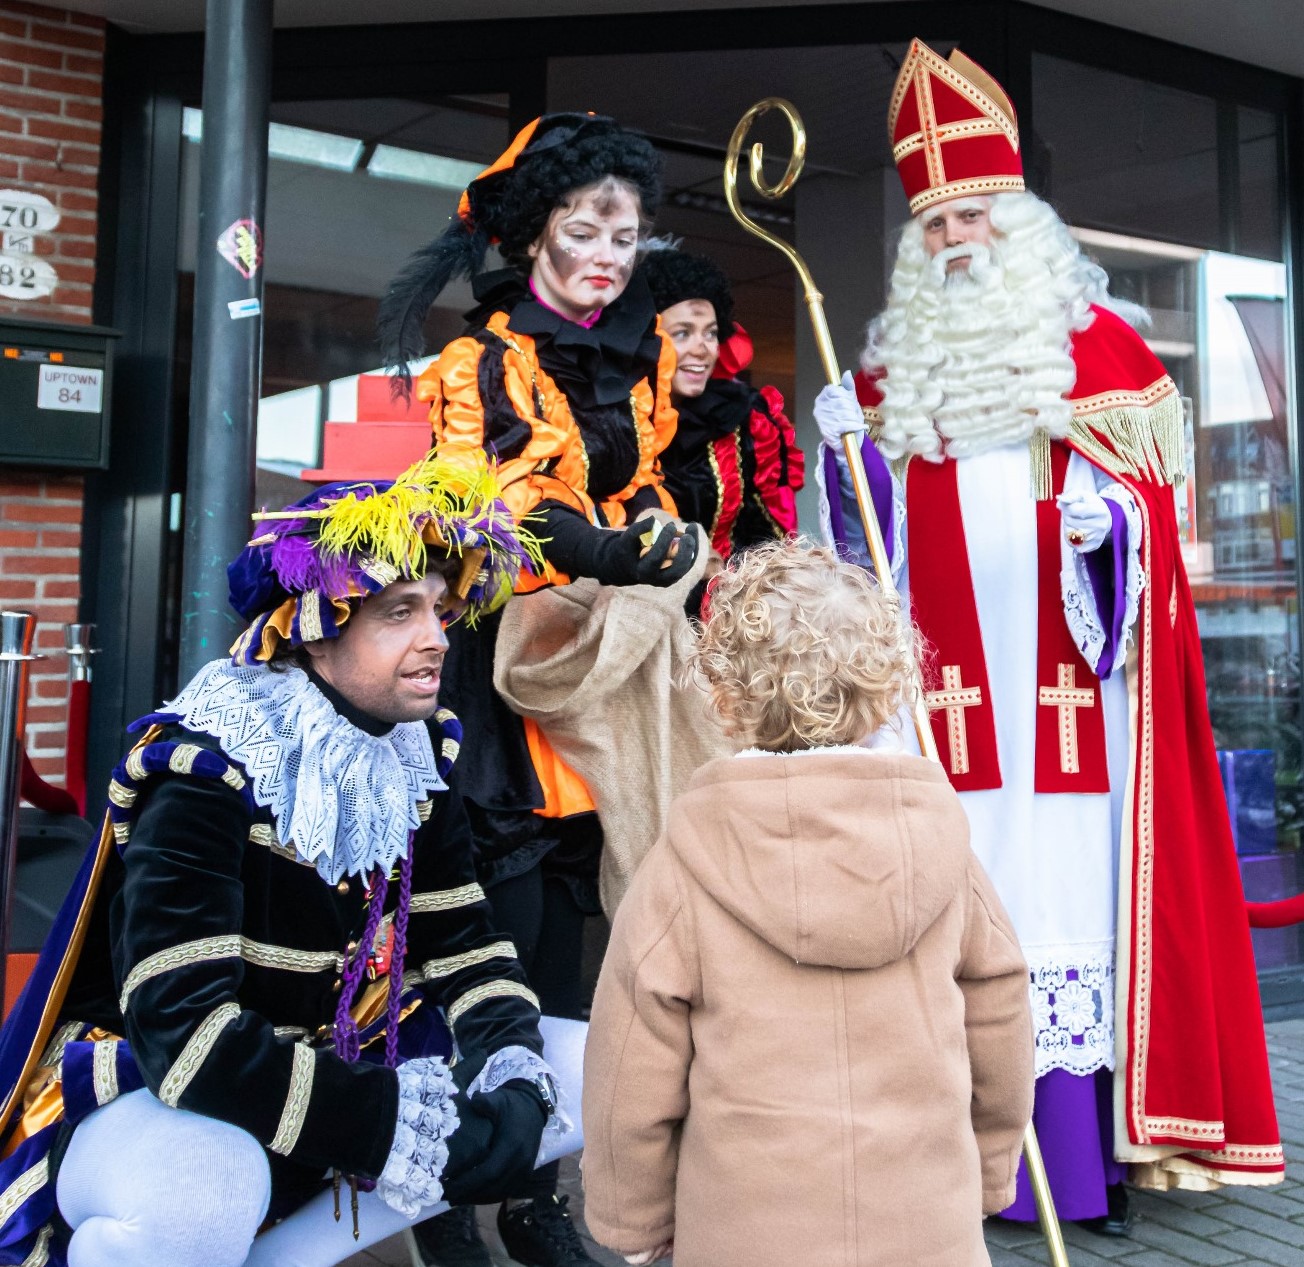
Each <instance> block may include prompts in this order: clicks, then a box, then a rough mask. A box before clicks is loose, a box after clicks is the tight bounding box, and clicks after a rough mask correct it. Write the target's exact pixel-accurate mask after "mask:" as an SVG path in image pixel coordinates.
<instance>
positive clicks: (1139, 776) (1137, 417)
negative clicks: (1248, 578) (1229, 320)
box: [858, 308, 1285, 1188]
mask: <svg viewBox="0 0 1304 1267" xmlns="http://www.w3.org/2000/svg"><path fill="white" fill-rule="evenodd" d="M1094 312H1095V320H1094V321H1093V322H1092V324H1091V325H1090V326H1089V327H1088V328H1087V329H1086V330H1084V331H1082V332H1080V333H1079V334H1077V335H1075V336H1074V338H1073V343H1072V352H1073V359H1074V363H1075V365H1076V366H1077V382H1076V383H1075V385H1074V388H1073V391H1072V392H1071V393H1070V394H1069V398H1070V399H1071V400H1072V401H1073V403H1074V419H1073V426H1072V430H1071V432H1070V434H1069V436H1068V437H1067V442H1068V444H1069V445H1070V446H1071V447H1072V448H1073V449H1075V450H1076V451H1077V452H1079V453H1081V454H1082V456H1083V457H1085V458H1086V459H1087V460H1088V461H1090V462H1091V463H1093V464H1094V465H1095V466H1097V467H1099V468H1101V469H1102V470H1104V471H1106V472H1107V473H1108V474H1109V475H1111V476H1112V477H1113V478H1114V479H1116V480H1118V481H1119V482H1120V483H1122V484H1124V485H1125V486H1126V487H1127V488H1128V489H1129V490H1130V491H1131V492H1132V494H1133V496H1134V497H1135V498H1136V502H1137V506H1138V508H1139V509H1140V511H1141V516H1142V522H1143V530H1142V532H1143V535H1142V543H1141V552H1142V564H1143V566H1144V569H1145V575H1146V585H1145V589H1144V591H1143V593H1142V598H1141V610H1140V612H1139V613H1138V617H1137V626H1136V631H1135V645H1134V647H1133V648H1132V650H1131V651H1130V652H1129V655H1128V660H1127V666H1126V672H1127V680H1128V691H1129V695H1130V697H1131V703H1132V726H1131V742H1132V761H1131V765H1130V778H1129V784H1128V788H1127V800H1126V806H1127V808H1126V813H1125V822H1124V830H1123V838H1122V840H1121V841H1120V854H1121V856H1120V860H1119V861H1120V865H1119V920H1118V937H1117V948H1118V960H1117V981H1118V989H1117V997H1116V1009H1115V1020H1116V1026H1115V1032H1116V1035H1117V1038H1116V1042H1117V1044H1118V1064H1117V1068H1116V1070H1115V1074H1114V1091H1115V1095H1114V1102H1115V1103H1114V1107H1115V1152H1116V1154H1117V1156H1118V1158H1119V1159H1120V1160H1122V1161H1127V1162H1132V1163H1134V1166H1135V1167H1136V1168H1135V1169H1134V1171H1133V1179H1134V1180H1135V1181H1137V1182H1140V1183H1143V1184H1146V1185H1148V1186H1154V1187H1192V1188H1203V1187H1208V1186H1210V1181H1213V1182H1214V1183H1230V1184H1269V1183H1276V1182H1279V1181H1280V1179H1281V1178H1282V1177H1283V1174H1284V1171H1285V1161H1284V1157H1283V1154H1282V1149H1281V1136H1280V1133H1279V1132H1278V1129H1277V1117H1276V1111H1275V1109H1274V1107H1273V1100H1272V1083H1271V1080H1270V1076H1269V1069H1268V1053H1267V1045H1266V1041H1265V1038H1264V1030H1263V1014H1262V1010H1261V1007H1260V1003H1259V990H1258V979H1257V976H1256V974H1255V967H1254V954H1253V949H1252V946H1251V942H1250V931H1249V924H1248V921H1247V919H1246V914H1245V900H1244V896H1243V893H1242V889H1241V879H1240V870H1239V867H1238V865H1237V860H1236V851H1235V846H1234V844H1233V841H1232V834H1231V827H1230V824H1229V821H1228V817H1227V806H1226V802H1225V799H1224V796H1223V791H1222V780H1221V778H1220V776H1219V771H1218V762H1217V757H1216V754H1215V751H1214V742H1213V732H1212V730H1211V729H1210V725H1209V708H1208V697H1207V695H1206V691H1205V680H1204V660H1203V656H1202V653H1201V649H1200V636H1199V630H1198V627H1197V625H1196V617H1195V605H1194V603H1193V601H1192V598H1191V589H1190V585H1189V583H1188V581H1187V577H1186V569H1185V567H1184V566H1183V563H1182V556H1181V550H1180V547H1179V539H1178V530H1177V514H1176V508H1175V504H1174V498H1173V489H1172V486H1171V481H1172V478H1173V477H1174V476H1175V475H1177V474H1179V473H1180V472H1181V470H1182V465H1181V462H1182V428H1183V422H1182V409H1181V402H1180V398H1179V397H1178V394H1177V388H1176V386H1175V385H1174V383H1173V381H1172V379H1171V378H1169V377H1168V374H1167V373H1166V372H1165V370H1164V368H1163V366H1162V364H1160V362H1159V360H1158V359H1157V358H1156V357H1155V356H1154V354H1153V353H1152V352H1151V351H1150V349H1149V348H1148V347H1146V345H1145V343H1144V341H1143V340H1142V339H1141V338H1140V336H1139V335H1138V334H1137V333H1136V332H1135V331H1134V330H1133V329H1132V328H1131V327H1130V326H1129V325H1127V324H1126V323H1125V322H1124V321H1122V320H1121V319H1120V318H1119V317H1117V316H1115V315H1114V314H1113V313H1111V312H1108V311H1106V310H1104V309H1101V308H1095V309H1094ZM858 392H859V395H860V399H861V403H862V404H863V405H865V406H866V407H867V408H866V414H867V416H868V417H869V418H870V420H871V422H873V421H875V420H876V418H875V415H876V414H877V406H878V405H879V403H880V400H881V397H880V395H879V391H878V385H877V382H876V381H875V379H874V378H872V377H870V376H867V375H861V376H860V377H859V379H858Z"/></svg>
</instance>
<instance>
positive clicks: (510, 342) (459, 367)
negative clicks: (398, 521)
mask: <svg viewBox="0 0 1304 1267" xmlns="http://www.w3.org/2000/svg"><path fill="white" fill-rule="evenodd" d="M500 318H501V320H500ZM505 322H506V314H503V313H495V314H494V315H493V317H491V318H490V320H489V323H488V326H487V332H488V337H489V338H491V339H494V338H496V339H498V340H499V341H500V343H501V344H502V345H503V346H502V350H501V357H502V384H503V398H502V399H501V400H500V401H499V402H498V404H497V406H496V407H497V408H498V409H499V410H501V411H504V412H505V413H506V414H507V415H508V416H507V417H501V418H500V417H493V418H486V416H485V402H484V401H483V400H482V399H481V396H480V363H481V360H482V358H483V357H484V356H486V355H488V354H489V353H488V349H487V348H486V347H485V345H484V343H483V342H482V341H481V340H480V339H477V338H471V337H463V338H460V339H454V340H453V342H452V343H450V344H449V345H448V346H447V347H446V348H445V349H444V350H443V351H442V352H441V353H440V354H439V359H438V360H436V361H435V362H434V363H433V364H431V365H430V366H429V368H427V369H426V370H424V371H423V372H422V374H421V376H420V378H419V379H418V380H417V397H418V399H420V400H428V401H429V402H430V427H431V440H432V443H433V445H434V447H435V448H436V449H437V450H438V452H439V456H440V457H443V458H448V459H450V460H452V461H457V459H458V456H459V454H465V455H467V457H468V460H470V458H471V456H472V455H474V457H475V458H477V459H478V457H479V455H480V454H481V453H488V454H489V456H490V458H491V459H492V460H494V461H496V463H497V472H498V482H499V486H500V488H501V489H502V497H503V500H504V501H505V502H506V503H507V505H508V507H509V508H510V509H511V511H512V513H513V515H515V516H516V518H517V519H521V518H523V517H524V516H526V515H528V514H529V513H530V512H531V511H532V510H533V509H534V508H535V507H536V506H537V505H538V504H539V503H540V502H541V501H544V500H545V499H553V500H556V501H561V502H565V503H566V504H567V505H571V506H574V507H575V509H576V510H578V511H579V512H580V513H581V514H583V515H586V516H588V515H589V514H590V512H591V510H592V503H591V502H589V500H588V498H587V497H585V496H584V495H583V494H582V492H579V491H577V490H576V489H575V488H574V487H572V485H571V484H569V483H568V482H567V481H566V480H565V479H564V478H555V477H554V476H553V475H552V474H550V473H545V468H546V469H547V471H548V472H551V471H553V470H555V469H557V468H558V467H559V466H560V465H561V464H562V461H563V459H564V458H565V457H566V456H567V453H568V449H569V448H570V447H572V446H571V439H570V433H571V432H573V431H574V423H573V422H572V421H571V420H570V415H569V410H566V411H565V417H564V418H563V417H559V416H557V410H556V407H555V403H554V405H553V407H552V408H549V402H548V401H546V400H545V401H544V408H543V409H542V411H540V412H541V415H542V416H540V412H536V409H535V391H536V387H537V386H538V384H539V374H538V370H537V366H536V365H535V364H534V361H533V356H534V343H533V341H532V340H531V339H529V338H527V337H526V336H521V335H512V334H506V326H505ZM499 325H501V326H502V329H501V330H499V329H496V328H495V327H496V326H499ZM504 335H506V337H504ZM563 408H564V401H563ZM522 424H523V425H524V426H525V427H526V428H528V438H527V439H526V440H525V443H524V445H523V446H513V452H512V453H511V454H510V455H509V456H506V457H504V456H502V455H501V454H499V453H498V452H497V450H496V448H495V446H494V443H493V437H495V436H496V435H500V434H503V433H504V432H506V431H508V430H509V429H512V428H514V427H517V426H519V425H522Z"/></svg>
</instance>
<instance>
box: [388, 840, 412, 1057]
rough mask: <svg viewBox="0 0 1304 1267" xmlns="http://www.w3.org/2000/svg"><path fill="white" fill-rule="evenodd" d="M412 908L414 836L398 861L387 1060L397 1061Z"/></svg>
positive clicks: (390, 968)
mask: <svg viewBox="0 0 1304 1267" xmlns="http://www.w3.org/2000/svg"><path fill="white" fill-rule="evenodd" d="M411 910H412V839H411V837H409V838H408V850H407V853H406V854H404V855H403V861H402V862H400V863H399V870H398V906H397V908H396V909H395V911H394V949H393V951H392V952H391V954H390V958H389V998H388V999H387V1000H386V1005H387V1006H386V1015H385V1064H386V1065H388V1066H389V1067H390V1068H391V1069H393V1068H395V1067H396V1066H397V1065H398V1025H399V1016H400V1015H401V1013H402V1010H403V965H404V961H405V960H406V958H407V933H408V915H409V914H410V913H411Z"/></svg>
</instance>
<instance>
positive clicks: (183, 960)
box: [62, 691, 542, 1178]
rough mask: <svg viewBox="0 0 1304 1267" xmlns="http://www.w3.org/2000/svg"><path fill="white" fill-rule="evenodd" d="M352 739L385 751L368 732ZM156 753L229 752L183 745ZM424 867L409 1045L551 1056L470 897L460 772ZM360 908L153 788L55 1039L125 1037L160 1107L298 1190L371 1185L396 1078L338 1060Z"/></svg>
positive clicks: (114, 874)
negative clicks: (257, 1148)
mask: <svg viewBox="0 0 1304 1267" xmlns="http://www.w3.org/2000/svg"><path fill="white" fill-rule="evenodd" d="M323 693H325V694H327V695H328V698H331V700H332V703H334V704H335V706H336V708H337V710H339V711H344V710H345V709H346V708H347V706H346V705H342V701H340V700H339V698H338V696H334V693H333V692H329V691H324V692H323ZM348 720H350V721H352V722H353V723H354V724H355V725H361V726H363V727H365V728H368V729H371V732H372V733H383V729H384V728H383V727H381V728H380V730H376V729H373V727H375V726H376V725H377V724H376V723H375V722H374V721H372V720H371V719H368V718H366V717H365V716H359V715H357V714H356V713H355V714H353V715H352V716H349V717H348ZM162 740H172V741H174V742H175V741H181V742H184V743H193V744H196V745H199V746H200V747H203V748H207V749H209V750H210V751H214V752H219V753H220V751H221V750H220V748H219V747H218V745H217V743H216V742H215V741H214V740H213V739H212V738H210V737H209V736H207V735H201V734H194V733H191V732H189V731H186V730H184V729H182V728H181V727H179V726H172V727H169V728H168V730H167V731H165V732H164V734H163V735H161V736H159V737H158V741H162ZM182 764H184V763H182ZM234 769H235V770H237V771H239V767H238V766H234ZM235 781H238V780H235V779H233V780H232V782H235ZM413 849H414V862H413V885H412V891H413V900H412V905H411V915H410V920H409V926H408V950H407V963H406V967H407V970H408V971H407V974H406V975H407V979H408V984H409V985H414V986H415V987H416V989H417V991H418V993H419V994H420V995H421V996H422V999H423V1002H422V1005H421V1006H420V1007H418V1008H417V1009H416V1011H415V1012H414V1013H413V1014H412V1015H411V1017H410V1018H409V1019H408V1020H405V1022H404V1030H403V1032H405V1033H410V1032H411V1031H415V1030H417V1029H419V1028H420V1023H421V1022H423V1021H426V1022H428V1021H429V1020H430V1018H431V1013H430V1009H433V1008H442V1009H444V1010H445V1012H446V1016H447V1019H448V1021H449V1023H450V1024H451V1028H452V1032H453V1035H454V1037H455V1039H456V1043H457V1048H458V1053H459V1056H460V1057H462V1058H472V1057H475V1056H477V1055H488V1054H490V1053H492V1052H494V1051H496V1050H498V1049H499V1048H501V1047H504V1046H507V1045H510V1044H521V1045H524V1046H526V1047H529V1048H531V1049H532V1050H534V1051H536V1052H541V1051H542V1041H541V1039H540V1037H539V1030H538V1008H537V1001H536V999H535V997H534V995H533V994H532V992H531V991H530V990H529V988H528V987H527V985H526V983H525V977H524V974H523V972H522V971H521V968H520V965H519V964H518V963H517V961H516V952H515V949H514V948H513V946H512V944H511V942H510V941H509V940H507V939H506V938H503V937H501V936H499V935H498V934H497V933H495V931H494V928H493V924H492V922H491V917H490V910H489V906H488V904H487V902H486V901H485V898H484V893H483V891H482V889H481V888H480V885H479V884H478V883H477V882H476V877H475V868H474V865H473V863H472V856H471V837H470V831H469V828H468V825H467V819H466V813H465V810H464V809H463V805H462V800H461V797H460V795H459V793H458V790H457V786H456V771H454V773H453V775H451V776H450V787H449V790H448V791H447V792H446V793H439V794H436V795H435V796H434V798H433V803H432V804H431V806H430V814H429V817H428V818H427V819H426V821H425V822H424V823H423V824H422V825H421V827H420V829H419V830H418V831H417V833H416V836H415V839H414V842H413ZM397 889H398V885H397V884H391V885H390V886H389V896H388V897H387V899H386V905H387V907H388V908H389V909H390V910H391V911H392V909H393V906H394V903H395V902H396V900H397ZM368 901H369V899H368V897H367V894H366V892H365V888H364V885H363V883H362V881H361V880H360V879H358V878H357V877H352V878H349V879H345V880H342V881H341V882H340V883H339V884H338V885H331V884H328V883H326V882H325V881H324V880H322V879H321V877H320V876H319V875H318V873H317V871H316V870H315V868H313V867H312V866H309V865H306V864H304V863H302V862H299V861H297V860H296V859H295V858H294V857H293V856H292V854H291V853H290V851H288V850H284V849H283V848H282V847H281V846H280V845H279V844H278V843H277V841H276V837H275V834H274V832H273V831H272V819H271V814H270V812H269V811H267V810H264V809H255V808H252V806H251V803H250V801H249V800H248V799H247V798H246V796H245V795H244V794H242V793H241V792H240V791H238V790H236V789H235V788H234V787H232V786H231V785H230V784H229V783H228V782H225V781H223V780H221V779H214V778H204V777H200V776H198V775H195V774H193V773H186V772H184V771H179V772H168V773H165V774H161V775H157V776H154V777H153V778H152V779H150V780H149V782H148V783H146V784H145V786H144V787H143V788H142V790H141V791H140V792H139V799H138V800H137V801H136V804H135V813H134V816H133V818H132V821H131V827H130V835H129V837H128V840H127V843H126V846H125V848H121V849H120V852H115V853H114V854H113V856H112V858H111V859H110V863H109V869H108V872H107V874H106V875H105V878H104V881H103V883H102V886H101V889H100V894H99V898H98V901H97V904H96V907H95V910H94V914H93V916H92V920H91V923H90V926H89V929H88V934H87V941H86V944H85V947H84V949H83V951H82V953H81V955H80V958H79V962H78V967H77V971H76V974H75V976H74V979H73V982H72V985H71V989H70V991H69V994H68V996H67V998H66V1001H65V1004H64V1007H63V1010H62V1019H63V1020H74V1019H75V1020H80V1021H84V1022H89V1023H92V1024H96V1025H100V1026H102V1027H103V1028H105V1029H107V1030H109V1031H111V1032H112V1033H116V1034H120V1035H123V1036H124V1037H125V1038H126V1039H127V1040H128V1041H129V1043H130V1047H131V1051H132V1055H133V1056H134V1058H135V1061H136V1063H137V1065H138V1067H139V1069H140V1071H141V1074H142V1076H143V1077H144V1080H145V1083H146V1085H147V1086H148V1087H149V1089H150V1090H151V1091H152V1092H153V1093H154V1094H155V1095H157V1096H158V1097H159V1098H160V1099H162V1100H163V1101H164V1102H166V1103H169V1104H173V1105H177V1106H179V1107H181V1108H185V1109H190V1110H192V1111H194V1112H196V1113H202V1114H205V1115H207V1116H210V1117H215V1118H220V1119H222V1120H223V1121H227V1122H232V1123H234V1124H235V1125H237V1126H240V1127H242V1128H243V1129H244V1130H246V1131H248V1132H249V1133H250V1134H251V1135H253V1136H254V1137H255V1138H256V1139H258V1140H259V1141H260V1142H261V1143H262V1144H263V1145H264V1146H265V1147H266V1148H268V1149H269V1151H270V1154H271V1157H270V1160H271V1161H272V1163H273V1174H274V1177H275V1176H278V1175H279V1176H282V1177H284V1176H286V1175H287V1163H288V1171H289V1172H298V1174H299V1177H300V1178H302V1176H303V1175H305V1174H309V1175H317V1176H320V1175H321V1174H322V1173H323V1172H325V1171H326V1170H328V1169H331V1168H336V1169H339V1170H341V1171H343V1172H345V1173H348V1174H355V1175H360V1176H365V1177H373V1178H374V1177H375V1176H377V1175H379V1173H380V1171H381V1170H382V1169H383V1168H384V1165H385V1161H386V1158H387V1156H388V1153H389V1149H390V1146H391V1142H392V1139H393V1134H394V1125H395V1118H396V1113H397V1100H398V1081H397V1077H396V1075H395V1074H394V1071H393V1070H391V1069H387V1068H384V1067H383V1066H381V1065H379V1064H375V1063H370V1062H369V1061H368V1060H366V1059H365V1058H364V1059H363V1060H361V1061H359V1062H357V1063H354V1064H350V1063H348V1062H346V1061H344V1060H342V1059H341V1058H340V1057H339V1056H337V1055H336V1054H335V1051H334V1049H333V1046H332V1042H331V1025H332V1022H333V1020H334V1015H335V1009H336V1003H337V1001H338V997H339V989H340V985H341V972H342V969H343V966H344V961H345V955H346V953H347V952H348V951H350V950H351V949H352V947H353V945H354V944H355V943H356V942H357V940H358V939H359V938H360V937H361V936H362V932H363V927H364V924H365V922H366V918H367V903H368ZM435 1029H438V1027H435ZM440 1037H441V1038H446V1035H443V1034H442V1033H441V1035H440ZM417 1046H418V1048H420V1041H418V1043H417ZM405 1054H407V1055H409V1056H411V1055H415V1054H424V1053H423V1052H420V1051H419V1050H418V1051H412V1050H408V1051H407V1052H406V1053H405ZM365 1055H366V1053H364V1057H365Z"/></svg>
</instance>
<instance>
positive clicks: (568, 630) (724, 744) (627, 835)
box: [494, 529, 732, 917]
mask: <svg viewBox="0 0 1304 1267" xmlns="http://www.w3.org/2000/svg"><path fill="white" fill-rule="evenodd" d="M699 532H700V529H699ZM699 545H700V546H701V551H700V553H699V555H698V558H697V561H696V563H695V564H694V566H693V568H692V570H691V571H690V572H689V573H688V574H687V575H686V576H684V577H683V578H681V579H680V580H679V581H678V582H677V583H676V584H674V585H672V586H670V587H669V588H668V589H656V588H654V587H652V586H650V585H630V586H608V585H599V584H598V582H597V581H594V580H590V579H584V580H578V581H573V582H571V584H569V585H565V586H561V587H558V588H556V589H547V590H539V591H538V592H536V593H534V594H525V595H520V596H518V597H516V598H514V599H512V601H511V602H510V603H508V604H507V607H506V610H505V611H504V612H503V619H502V625H501V626H500V628H499V631H498V648H497V652H496V654H495V657H494V686H495V687H497V689H498V692H499V694H500V695H502V697H503V699H505V700H506V701H507V703H508V705H509V706H510V707H511V708H512V709H514V710H515V711H516V712H517V713H519V714H520V715H521V716H522V717H529V718H532V719H533V720H534V721H535V722H537V723H538V725H539V727H540V729H541V730H542V731H543V733H544V734H545V735H546V736H547V737H548V740H549V742H550V743H551V744H552V745H553V747H554V748H555V749H556V750H557V753H558V755H559V756H561V757H562V759H563V760H565V761H566V762H567V763H568V764H569V765H570V766H571V767H572V768H573V769H574V770H575V771H576V773H577V774H579V775H580V777H581V778H583V779H584V781H585V782H586V783H587V784H588V786H589V791H590V792H591V793H592V794H593V801H594V804H595V805H596V806H597V808H598V816H599V818H600V819H601V820H602V831H603V836H604V846H603V851H602V870H601V875H600V881H599V884H600V892H601V897H602V907H603V909H604V910H605V911H606V913H607V915H608V916H609V917H610V916H612V915H614V914H615V910H616V907H617V905H619V903H620V899H621V898H622V897H623V896H624V894H625V890H626V888H628V886H629V882H630V879H631V878H632V877H633V875H634V871H635V869H636V868H637V867H638V864H639V862H641V861H642V859H643V855H644V854H645V853H647V851H648V849H650V848H651V847H652V844H653V842H654V841H655V840H656V838H657V836H658V835H659V834H660V832H661V829H662V827H663V826H664V824H665V821H666V812H667V810H668V809H669V807H670V802H671V800H672V799H673V798H674V797H675V796H676V795H678V793H679V792H681V791H682V790H684V789H685V788H686V787H687V785H688V779H689V776H690V775H691V774H692V773H693V772H694V771H695V770H696V769H697V768H698V766H700V765H703V764H704V763H705V762H707V761H709V760H711V759H712V758H713V757H718V756H722V755H724V754H725V753H728V752H730V751H732V748H731V745H730V744H729V742H728V741H727V740H726V739H725V737H724V735H723V734H722V733H721V731H720V728H719V725H718V723H717V722H716V721H715V720H714V718H713V717H712V716H711V714H710V712H709V710H708V708H707V701H706V696H705V695H704V693H703V692H702V691H701V690H700V689H699V688H697V687H696V686H695V685H693V684H691V683H686V684H684V685H682V686H681V685H679V683H680V682H681V680H682V679H683V678H684V677H685V674H684V673H683V669H684V667H685V657H686V653H687V648H688V646H689V645H690V643H691V639H692V634H691V632H690V630H689V627H688V621H687V619H686V618H685V616H684V600H685V598H686V597H687V595H688V591H689V590H691V589H692V588H693V586H694V585H695V584H696V583H697V582H698V580H700V579H701V576H702V573H703V571H704V569H705V567H706V556H707V549H706V546H705V542H703V541H701V539H700V538H699Z"/></svg>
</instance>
